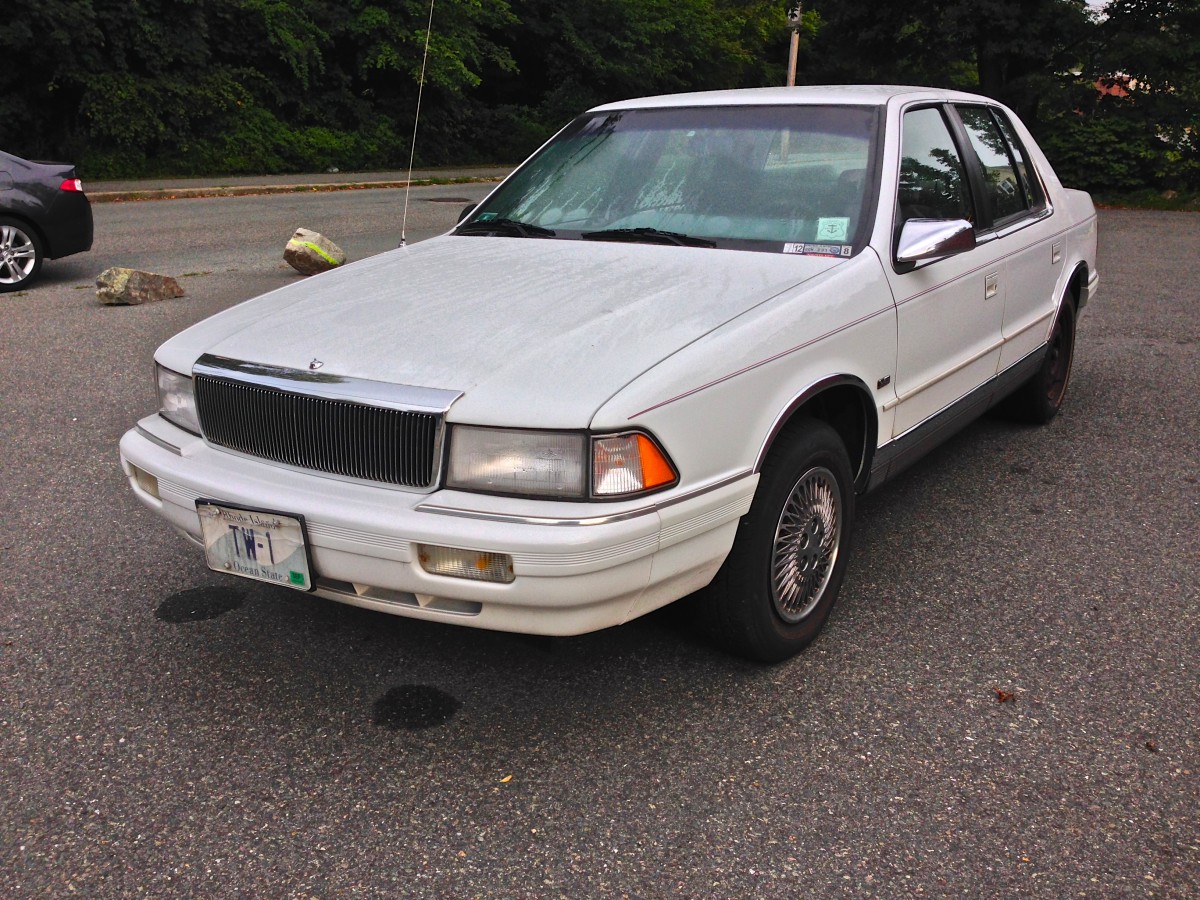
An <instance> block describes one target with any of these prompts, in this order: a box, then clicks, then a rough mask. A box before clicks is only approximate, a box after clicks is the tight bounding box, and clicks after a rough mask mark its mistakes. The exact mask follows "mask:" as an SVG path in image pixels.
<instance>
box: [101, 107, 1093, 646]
mask: <svg viewBox="0 0 1200 900" xmlns="http://www.w3.org/2000/svg"><path fill="white" fill-rule="evenodd" d="M1095 259H1096V214H1095V210H1094V208H1093V205H1092V202H1091V199H1090V198H1089V197H1088V195H1087V194H1086V193H1083V192H1080V191H1075V190H1068V189H1065V188H1064V187H1063V186H1062V185H1061V184H1060V183H1059V181H1058V179H1057V178H1056V176H1055V174H1054V171H1053V170H1052V168H1051V166H1050V164H1049V163H1048V162H1047V160H1046V158H1045V156H1044V155H1043V154H1042V152H1041V151H1040V150H1039V149H1038V147H1037V145H1036V144H1035V142H1034V140H1033V138H1032V136H1031V135H1030V133H1029V131H1028V130H1027V129H1026V128H1025V126H1024V125H1023V124H1022V123H1021V122H1020V121H1019V120H1018V119H1017V117H1016V116H1015V115H1014V114H1013V113H1012V112H1011V111H1010V110H1009V109H1006V108H1005V107H1004V106H1002V105H1000V104H998V103H996V102H994V101H992V100H990V99H988V98H985V97H982V96H975V95H971V94H965V93H958V92H950V91H942V90H931V89H925V88H911V87H887V86H835V87H805V88H766V89H757V90H739V91H722V92H714V93H701V94H683V95H676V96H662V97H651V98H645V99H639V100H630V101H626V102H621V103H613V104H610V105H606V106H601V107H597V108H595V109H592V110H590V111H589V112H587V113H585V114H583V115H581V116H580V117H579V118H577V119H576V120H574V121H573V122H571V123H570V124H568V125H567V126H566V127H565V128H563V130H562V131H560V132H559V133H558V134H557V135H556V136H555V137H553V138H552V139H551V140H550V141H548V142H547V143H546V144H545V146H543V147H542V148H541V149H540V150H538V151H537V152H536V153H535V154H534V155H533V156H532V157H531V158H530V159H529V160H527V161H526V162H525V163H524V164H522V165H521V166H520V167H519V168H517V169H516V170H515V171H514V172H513V173H512V174H511V175H510V176H509V177H508V178H507V179H506V180H505V181H503V182H502V183H501V184H500V185H498V186H497V187H496V188H495V190H493V191H492V192H491V193H490V194H489V195H488V196H487V197H486V198H485V199H484V200H483V201H482V202H481V203H479V204H478V205H477V206H475V207H473V208H469V209H468V210H465V211H464V215H463V217H462V218H461V219H460V221H459V223H458V224H457V225H456V226H455V227H454V228H453V229H452V230H451V231H450V232H448V233H446V234H444V235H441V236H439V237H435V238H432V239H430V240H427V241H422V242H418V243H415V244H413V245H411V246H404V247H401V248H399V249H396V250H393V251H390V252H387V253H383V254H380V255H378V256H375V257H372V258H370V259H366V260H363V261H361V262H357V263H354V264H352V265H349V266H347V267H345V268H343V269H338V270H334V271H332V272H328V273H326V274H322V275H318V276H316V277H313V278H311V279H308V280H305V281H303V282H299V283H296V284H293V285H289V286H287V287H284V288H282V289H280V290H276V291H273V292H271V293H268V294H266V295H264V296H261V297H258V298H256V299H253V300H250V301H247V302H246V303H243V304H241V305H239V306H236V307H234V308H232V309H229V310H226V311H224V312H222V313H219V314H217V315H215V316H213V317H212V318H210V319H207V320H205V321H202V322H200V323H198V324H196V325H194V326H192V327H191V328H189V329H187V330H186V331H184V332H182V333H181V334H179V335H177V336H176V337H174V338H172V339H170V340H168V341H167V342H166V343H165V344H163V345H162V346H161V347H159V349H158V351H157V352H156V354H155V363H156V371H157V379H158V392H159V402H160V408H159V410H158V411H157V412H156V413H155V414H153V415H150V416H148V417H146V418H144V419H142V420H141V421H140V422H139V423H138V424H137V426H136V427H135V428H133V429H132V430H131V431H129V432H128V433H127V434H126V435H125V437H124V438H123V440H122V441H121V461H122V466H123V468H124V471H125V474H126V476H127V477H128V480H129V484H130V485H131V487H132V489H133V491H134V492H135V493H136V495H137V497H138V499H139V500H141V502H142V503H144V504H145V505H146V506H148V507H150V508H151V509H152V510H154V511H155V512H157V513H158V514H160V515H161V516H162V517H163V518H165V519H166V520H167V521H168V522H169V523H171V524H172V525H174V526H175V527H176V528H177V529H178V530H179V531H181V532H182V533H183V534H184V535H186V536H187V537H188V538H190V539H191V540H192V541H194V542H195V543H196V544H197V545H198V546H199V548H201V549H202V552H203V554H204V557H205V559H206V560H207V564H208V565H209V566H211V567H212V568H214V569H216V570H217V571H220V572H226V573H228V574H229V575H231V576H239V577H243V578H251V579H257V580H259V581H264V582H268V583H271V584H275V585H279V586H280V588H281V589H291V590H296V591H308V592H315V593H316V594H317V595H320V596H321V597H324V598H328V599H331V600H337V601H341V602H344V603H350V604H354V605H357V606H361V607H367V608H370V609H374V610H378V611H381V612H385V613H393V614H397V615H402V616H410V617H415V618H421V619H426V620H433V621H437V622H445V623H452V624H460V625H468V626H474V627H480V628H491V629H500V630H508V631H517V632H526V633H536V634H544V635H571V634H578V633H582V632H587V631H592V630H596V629H600V628H605V627H608V626H613V625H618V624H620V623H623V622H626V621H628V620H630V619H632V618H634V617H636V616H640V615H643V614H644V613H647V612H649V611H651V610H653V609H656V608H658V607H660V606H663V605H665V604H667V603H670V602H672V601H674V600H677V599H680V598H683V597H685V596H688V595H693V594H695V595H696V596H695V597H694V598H692V599H691V600H690V601H689V603H690V604H691V605H692V608H694V610H695V614H696V615H697V616H699V617H701V618H702V619H703V620H704V622H706V623H707V625H708V627H709V629H710V630H711V632H712V634H713V635H714V636H715V637H716V639H717V640H718V641H719V642H721V643H722V644H723V645H724V646H726V647H727V648H728V649H730V650H731V651H733V652H735V653H738V654H741V655H745V656H748V657H751V658H754V659H759V660H764V661H776V660H781V659H784V658H786V657H788V656H790V655H792V654H793V653H795V652H796V651H797V650H799V649H800V648H802V647H803V646H805V645H806V644H807V643H809V642H810V641H811V640H812V639H813V638H814V637H815V636H816V635H817V633H818V631H819V630H820V629H821V627H822V625H823V624H824V623H825V621H826V619H827V618H828V616H829V614H830V610H831V608H832V606H833V603H834V601H835V599H836V597H837V594H838V590H839V587H840V585H841V582H842V579H843V574H844V572H845V569H846V563H847V558H848V553H847V551H848V547H849V543H848V539H849V536H850V530H851V527H852V523H853V521H854V514H855V500H856V498H857V497H859V496H861V495H862V494H863V493H865V492H866V491H869V490H872V489H874V488H875V487H877V486H879V485H880V484H882V483H884V482H885V481H886V480H887V479H889V478H890V477H892V476H894V475H895V474H896V473H898V472H900V471H901V470H902V469H903V468H904V467H905V466H907V465H908V464H910V463H911V462H913V461H914V460H916V459H917V458H919V457H920V456H921V455H922V454H923V453H925V452H926V451H927V450H928V449H929V448H931V447H933V446H934V445H935V444H937V443H938V442H940V441H942V440H944V439H945V438H947V437H948V436H949V435H951V434H952V433H954V432H955V431H956V430H957V429H959V428H960V427H961V426H962V425H964V424H965V423H967V422H969V421H971V420H972V419H973V418H974V417H976V416H978V415H979V414H981V413H983V412H984V411H986V410H988V409H989V408H991V407H995V406H1002V407H1003V409H1004V410H1005V411H1006V412H1007V413H1009V414H1011V415H1014V416H1017V417H1020V418H1023V419H1026V420H1029V421H1033V422H1038V423H1045V422H1049V421H1050V420H1051V419H1052V418H1054V416H1055V415H1056V414H1057V413H1058V411H1059V409H1060V408H1061V406H1062V404H1063V400H1064V397H1065V394H1066V391H1067V385H1068V380H1069V377H1070V373H1071V362H1072V356H1073V350H1074V343H1075V322H1076V319H1077V317H1078V316H1079V314H1080V313H1081V312H1082V311H1083V309H1084V307H1085V305H1086V304H1087V303H1088V302H1089V300H1090V299H1091V298H1092V297H1093V296H1094V294H1095V291H1096V287H1097V283H1098V276H1097V273H1096V262H1095ZM1014 439H1019V435H1018V436H1017V437H1016V438H1014Z"/></svg>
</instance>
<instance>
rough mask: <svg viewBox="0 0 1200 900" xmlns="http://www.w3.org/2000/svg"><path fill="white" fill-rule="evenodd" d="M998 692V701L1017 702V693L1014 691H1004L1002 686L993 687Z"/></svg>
mask: <svg viewBox="0 0 1200 900" xmlns="http://www.w3.org/2000/svg"><path fill="white" fill-rule="evenodd" d="M992 690H993V691H995V692H996V702H997V703H1016V702H1017V695H1016V694H1015V693H1013V692H1012V691H1002V690H1000V688H992Z"/></svg>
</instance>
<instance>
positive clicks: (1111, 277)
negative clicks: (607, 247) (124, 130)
mask: <svg viewBox="0 0 1200 900" xmlns="http://www.w3.org/2000/svg"><path fill="white" fill-rule="evenodd" d="M92 187H93V188H94V187H95V186H92ZM168 187H169V186H168ZM486 190H488V186H487V185H486V184H464V185H458V184H455V185H442V186H437V187H428V188H418V189H416V190H414V191H413V192H412V195H411V198H410V209H409V223H408V226H407V227H408V230H409V236H410V239H411V240H417V239H420V238H423V237H427V236H429V235H432V234H436V233H438V232H439V231H442V230H445V229H446V228H447V227H449V226H450V224H451V223H453V221H454V219H455V218H456V216H457V213H458V210H459V209H460V208H461V205H462V204H463V203H464V202H470V201H473V200H477V199H479V197H480V196H482V194H483V193H484V192H486ZM402 205H403V192H402V191H398V190H395V189H364V190H356V191H341V192H334V193H320V192H314V193H299V194H283V195H274V196H257V197H227V198H208V199H187V200H175V201H172V202H162V203H101V204H97V206H96V208H95V211H96V222H97V243H96V246H95V248H94V249H93V251H92V252H91V253H90V254H85V255H83V256H79V257H71V258H69V259H65V260H60V261H56V262H52V263H49V264H48V265H47V267H46V272H45V279H44V281H43V283H42V284H41V285H39V286H38V287H36V288H34V289H32V290H29V291H27V292H22V293H20V294H15V295H14V294H6V295H0V450H2V451H3V452H2V453H0V896H2V897H5V898H10V897H11V898H26V897H29V898H32V897H44V896H56V897H57V896H67V895H70V894H79V895H86V896H95V897H129V896H139V895H146V896H190V895H194V896H214V897H227V896H269V897H276V896H286V897H310V896H312V897H341V896H361V897H394V896H420V897H434V896H455V897H471V896H479V897H522V898H538V897H568V898H579V897H610V896H626V897H673V896H681V897H785V896H787V897H791V896H795V897H800V896H804V897H810V896H817V897H833V896H837V897H841V896H852V897H884V898H892V897H901V896H904V897H907V896H940V897H997V898H1010V897H1046V898H1062V897H1087V898H1091V897H1171V898H1195V897H1197V896H1200V716H1198V715H1197V710H1198V709H1200V549H1198V542H1197V530H1198V526H1200V482H1198V477H1197V476H1198V474H1200V473H1198V471H1197V470H1198V466H1197V463H1198V461H1200V455H1198V453H1197V450H1196V436H1197V434H1200V404H1197V402H1196V398H1197V397H1198V396H1200V359H1198V357H1197V349H1198V347H1200V285H1198V282H1197V280H1196V278H1195V277H1194V275H1193V271H1194V266H1195V256H1196V249H1197V247H1200V216H1197V215H1195V214H1180V213H1158V212H1131V211H1109V210H1105V211H1102V212H1101V214H1100V235H1101V237H1100V241H1101V247H1100V259H1099V268H1100V272H1101V277H1102V285H1101V291H1100V293H1099V295H1098V297H1097V299H1096V301H1095V303H1094V304H1093V305H1092V306H1090V307H1089V309H1088V310H1087V313H1086V315H1085V316H1084V317H1083V319H1082V320H1081V322H1080V326H1079V336H1078V347H1077V355H1076V360H1075V371H1074V377H1073V380H1072V383H1071V386H1070V392H1069V396H1068V399H1067V405H1066V408H1065V409H1064V411H1063V413H1062V415H1061V416H1060V417H1059V418H1058V419H1056V420H1055V421H1054V422H1053V423H1052V424H1050V425H1049V426H1048V427H1045V428H1030V427H1025V426H1018V425H1014V424H1011V423H1008V422H1005V421H1003V420H1000V419H995V418H987V419H984V420H982V421H980V422H978V423H976V424H975V425H973V426H971V427H969V428H968V429H967V430H965V431H964V432H962V433H961V434H960V435H958V436H957V437H956V438H954V439H953V440H952V441H950V442H949V443H948V444H946V445H944V446H943V447H942V448H940V449H939V450H937V451H936V452H935V453H933V454H932V455H931V456H929V457H928V458H926V459H925V460H923V461H922V462H921V463H919V464H918V465H916V466H915V467H914V468H913V469H911V470H909V471H908V472H907V473H905V474H904V475H902V476H901V477H900V478H898V479H897V480H896V481H895V482H893V483H891V484H889V485H887V486H885V487H884V489H882V490H881V491H880V492H878V493H876V494H874V495H872V496H871V497H868V498H867V499H866V500H865V501H863V502H862V503H861V505H860V509H859V521H858V530H857V535H856V539H855V546H854V555H853V557H852V559H851V561H850V566H849V570H848V574H847V578H846V581H845V584H844V587H843V590H842V597H841V601H840V603H839V606H838V607H837V608H836V609H835V610H834V612H833V616H832V618H831V621H830V623H829V627H828V628H827V630H826V632H825V634H824V635H823V636H822V637H821V638H820V639H818V641H817V642H816V643H815V644H814V645H813V646H812V647H811V648H810V649H809V650H808V651H806V652H805V653H803V654H801V655H800V656H798V657H796V658H795V659H793V660H791V661H789V662H787V663H784V664H782V665H779V666H774V667H762V666H757V665H751V664H748V663H744V662H741V661H738V660H735V659H731V658H729V657H727V656H725V655H723V654H722V653H721V652H719V651H717V650H715V649H713V648H712V647H710V646H709V645H708V644H707V643H706V642H705V641H704V640H703V639H702V638H701V637H699V636H698V635H696V634H695V633H694V631H693V630H692V628H691V627H690V623H689V612H688V608H687V605H686V603H684V604H677V605H675V606H674V607H669V608H668V609H667V610H664V611H663V612H661V613H658V614H655V615H652V616H649V617H646V618H644V619H641V620H638V621H636V622H634V623H631V624H629V625H626V626H623V627H620V628H615V629H610V630H608V631H605V632H601V633H598V634H593V635H587V636H583V637H579V638H571V639H560V640H547V639H529V638H522V637H519V636H514V635H504V634H492V633H487V632H480V631H473V630H470V629H461V628H451V627H446V626H438V625H432V624H428V623H422V622H414V621H409V620H404V619H399V618H394V617H389V616H385V615H381V614H375V613H370V612H366V611H363V610H357V609H353V608H349V607H344V606H340V605H338V604H334V603H329V602H326V601H322V600H319V599H317V598H313V597H309V596H307V595H302V594H299V593H297V592H293V591H288V590H286V589H282V588H273V587H269V586H266V585H259V584H255V583H250V582H235V581H231V580H230V579H228V578H225V577H222V576H219V575H217V574H216V573H213V572H210V571H209V570H208V569H207V568H205V566H204V564H203V561H202V560H201V559H200V557H199V556H198V554H197V553H196V551H195V550H194V548H193V547H191V546H190V545H188V544H187V543H185V542H184V541H183V540H182V539H181V538H179V537H178V536H176V535H175V534H173V533H172V532H170V531H169V530H168V529H167V528H166V527H165V526H164V525H163V523H162V522H161V521H159V520H158V519H157V518H156V517H154V516H153V515H152V514H150V513H149V512H148V511H146V510H144V509H143V508H142V507H141V506H140V505H139V504H138V503H137V501H136V500H134V498H133V496H132V494H131V492H130V491H129V489H128V486H127V485H126V484H125V483H124V479H123V476H122V475H121V473H120V470H119V464H118V456H117V441H118V440H119V438H120V435H121V434H122V433H123V431H124V430H125V429H127V428H129V427H130V426H132V425H133V423H134V422H136V420H137V419H138V418H139V417H141V416H143V415H146V414H147V413H149V412H150V411H152V410H153V408H154V403H155V400H154V389H153V384H152V371H151V364H150V360H151V354H152V353H153V349H154V347H155V346H156V345H157V344H158V343H159V342H161V341H162V340H164V339H165V338H166V337H168V336H170V335H171V334H172V333H174V332H175V331H177V330H179V329H180V328H182V327H185V326H186V325H187V324H189V323H190V322H193V321H196V320H197V319H198V318H200V317H202V316H204V315H207V314H209V313H211V312H215V311H217V310H219V309H223V308H226V307H228V306H229V305H231V304H233V303H236V302H238V301H240V300H242V299H245V298H247V297H249V296H253V295H254V294H256V293H259V292H261V291H264V290H269V289H270V288H272V287H276V286H279V285H283V284H288V283H292V282H293V281H295V280H296V279H297V278H298V277H299V276H297V275H296V274H295V273H294V272H291V271H290V270H289V269H288V268H287V266H286V265H285V264H284V263H283V262H282V258H281V256H282V250H283V245H284V243H285V242H286V240H287V237H288V235H289V234H290V233H291V230H293V229H294V228H295V227H297V226H300V225H305V226H307V227H313V228H315V229H317V230H320V231H322V232H323V233H325V234H327V235H329V236H330V237H332V238H333V239H335V240H337V241H338V242H339V243H341V244H342V245H343V246H344V247H345V248H346V249H347V250H348V252H349V253H350V255H351V258H352V259H360V258H363V257H365V256H369V255H372V254H374V253H379V252H385V251H387V250H388V248H390V247H393V246H395V242H396V239H397V237H398V234H399V230H400V226H399V223H400V217H401V215H402V211H401V210H402ZM117 264H123V265H134V266H137V267H142V268H151V269H154V270H157V271H163V272H166V273H168V274H175V275H177V276H179V277H180V280H181V282H182V283H183V284H184V287H185V289H186V291H187V296H186V297H184V298H182V299H179V300H171V301H166V302H163V303H159V304H152V305H147V306H142V307H130V308H110V307H102V306H100V305H99V304H98V303H97V301H96V299H95V296H94V278H95V275H96V274H97V273H98V272H99V271H100V269H102V268H104V267H106V266H108V265H117Z"/></svg>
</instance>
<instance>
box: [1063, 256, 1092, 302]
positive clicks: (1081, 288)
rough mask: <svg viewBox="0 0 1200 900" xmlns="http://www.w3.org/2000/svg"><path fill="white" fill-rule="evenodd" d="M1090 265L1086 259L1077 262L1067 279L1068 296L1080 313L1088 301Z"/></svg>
mask: <svg viewBox="0 0 1200 900" xmlns="http://www.w3.org/2000/svg"><path fill="white" fill-rule="evenodd" d="M1087 292H1088V265H1087V263H1086V262H1084V261H1082V260H1081V261H1080V262H1079V263H1077V264H1076V266H1075V269H1074V270H1073V271H1072V272H1071V276H1070V277H1069V278H1068V279H1067V290H1066V296H1067V297H1069V298H1070V299H1071V305H1072V306H1073V307H1074V311H1075V312H1076V313H1078V312H1079V311H1080V310H1081V309H1083V307H1084V306H1086V305H1087V301H1088V296H1087Z"/></svg>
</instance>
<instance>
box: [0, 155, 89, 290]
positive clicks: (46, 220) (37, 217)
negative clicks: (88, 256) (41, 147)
mask: <svg viewBox="0 0 1200 900" xmlns="http://www.w3.org/2000/svg"><path fill="white" fill-rule="evenodd" d="M90 249H92V205H91V203H89V202H88V198H87V195H86V194H84V192H83V183H82V182H81V181H80V180H79V179H78V178H76V177H75V167H74V166H72V165H69V164H67V163H41V162H30V161H29V160H26V159H21V158H20V157H19V156H13V155H11V154H9V153H4V152H3V151H0V293H3V292H6V291H16V290H20V289H22V288H25V287H28V286H29V285H30V284H31V283H32V282H33V280H34V279H35V278H36V277H37V274H38V272H39V271H41V268H42V260H45V259H59V258H61V257H64V256H70V255H71V254H72V253H83V252H84V251H85V250H90Z"/></svg>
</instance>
